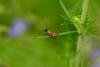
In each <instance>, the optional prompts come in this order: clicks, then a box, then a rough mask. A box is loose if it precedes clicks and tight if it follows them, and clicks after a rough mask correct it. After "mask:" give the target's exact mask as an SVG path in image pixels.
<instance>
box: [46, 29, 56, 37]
mask: <svg viewBox="0 0 100 67" xmlns="http://www.w3.org/2000/svg"><path fill="white" fill-rule="evenodd" d="M45 32H47V34H48V35H49V36H50V37H52V38H56V37H57V34H56V33H55V32H52V31H50V30H48V29H46V30H45Z"/></svg>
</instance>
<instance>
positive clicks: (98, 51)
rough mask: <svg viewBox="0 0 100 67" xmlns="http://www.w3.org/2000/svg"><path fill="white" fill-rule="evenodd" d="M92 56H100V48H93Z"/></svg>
mask: <svg viewBox="0 0 100 67" xmlns="http://www.w3.org/2000/svg"><path fill="white" fill-rule="evenodd" d="M91 57H92V58H97V57H100V48H95V49H93V50H92V52H91Z"/></svg>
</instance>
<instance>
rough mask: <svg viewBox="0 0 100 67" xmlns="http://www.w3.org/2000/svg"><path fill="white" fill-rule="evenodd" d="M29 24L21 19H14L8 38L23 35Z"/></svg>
mask: <svg viewBox="0 0 100 67" xmlns="http://www.w3.org/2000/svg"><path fill="white" fill-rule="evenodd" d="M29 23H30V22H28V21H26V20H23V19H14V20H13V21H12V26H11V29H10V31H9V33H8V34H9V36H11V37H17V36H20V35H22V34H24V33H25V32H26V31H27V30H28V28H29Z"/></svg>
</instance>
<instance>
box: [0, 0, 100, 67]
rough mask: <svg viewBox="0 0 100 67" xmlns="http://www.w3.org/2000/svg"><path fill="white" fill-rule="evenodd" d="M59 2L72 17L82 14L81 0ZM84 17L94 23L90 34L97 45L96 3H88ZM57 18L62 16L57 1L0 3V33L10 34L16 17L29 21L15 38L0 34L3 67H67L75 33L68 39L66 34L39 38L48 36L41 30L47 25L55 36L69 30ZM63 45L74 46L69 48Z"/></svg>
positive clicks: (94, 0)
mask: <svg viewBox="0 0 100 67" xmlns="http://www.w3.org/2000/svg"><path fill="white" fill-rule="evenodd" d="M62 1H63V3H64V5H65V6H66V8H67V9H68V10H69V12H70V13H71V14H72V15H73V16H77V15H80V14H81V11H82V1H81V0H62ZM87 14H88V15H89V17H91V18H92V19H93V20H95V21H94V23H93V24H92V26H93V30H94V31H93V32H91V34H92V35H93V36H94V37H95V40H96V42H99V40H100V38H99V36H100V31H99V28H100V24H99V22H100V19H99V18H100V1H99V0H90V2H89V9H88V13H87ZM60 15H65V14H64V11H63V9H62V7H61V5H60V4H59V1H58V0H0V33H2V32H3V31H9V29H10V26H11V23H12V20H13V19H14V18H16V17H17V18H25V19H28V20H30V21H31V22H32V26H31V28H30V29H29V30H28V31H27V32H26V33H25V34H23V35H22V36H20V37H18V38H15V39H12V38H9V37H5V36H2V35H0V64H1V65H2V64H3V65H6V66H5V67H70V65H69V64H68V63H69V61H68V60H69V55H71V58H72V59H73V56H75V52H76V43H77V37H74V36H75V35H76V34H75V35H72V36H71V38H69V37H70V36H68V35H62V36H58V37H57V39H53V38H52V37H48V38H39V36H42V37H45V36H47V34H46V33H45V31H44V30H45V28H46V26H47V27H48V29H50V30H53V31H54V32H56V33H57V34H58V33H62V32H66V31H67V30H68V28H67V27H66V24H65V20H64V19H63V18H62V17H61V16H60ZM62 24H64V25H63V26H62ZM68 38H69V39H68ZM71 39H73V40H71ZM66 43H67V44H68V43H70V44H69V45H72V44H74V46H70V48H69V47H68V45H66ZM68 52H69V53H68ZM70 52H71V53H70ZM87 62H88V61H87ZM72 67H73V66H72ZM83 67H86V66H83Z"/></svg>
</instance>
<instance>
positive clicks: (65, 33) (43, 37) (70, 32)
mask: <svg viewBox="0 0 100 67" xmlns="http://www.w3.org/2000/svg"><path fill="white" fill-rule="evenodd" d="M72 33H77V31H69V32H62V33H58V34H57V36H63V35H68V34H72ZM33 38H41V39H45V38H49V36H35V37H33Z"/></svg>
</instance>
